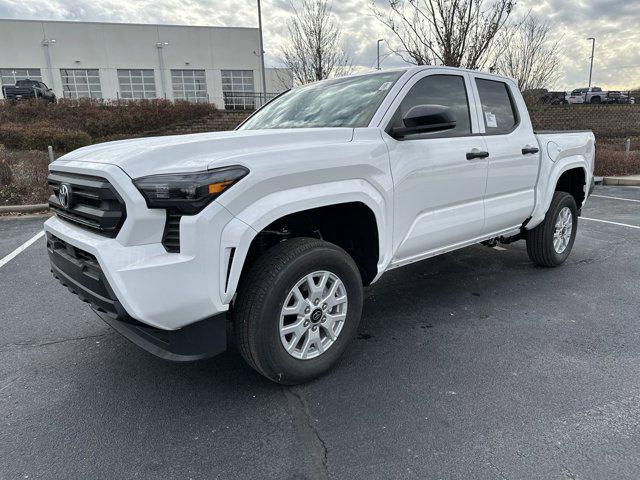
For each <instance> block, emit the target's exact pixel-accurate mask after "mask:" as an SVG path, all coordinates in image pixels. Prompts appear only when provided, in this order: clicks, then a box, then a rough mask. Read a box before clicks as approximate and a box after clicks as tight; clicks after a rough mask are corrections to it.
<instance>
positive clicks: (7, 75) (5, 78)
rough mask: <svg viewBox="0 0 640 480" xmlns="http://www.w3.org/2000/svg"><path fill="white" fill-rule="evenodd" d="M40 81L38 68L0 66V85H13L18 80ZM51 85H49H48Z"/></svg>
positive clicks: (40, 76) (40, 74) (40, 75)
mask: <svg viewBox="0 0 640 480" xmlns="http://www.w3.org/2000/svg"><path fill="white" fill-rule="evenodd" d="M27 79H29V80H37V81H38V82H41V81H42V73H40V69H39V68H0V85H15V84H16V82H17V81H18V80H27ZM49 86H51V85H49Z"/></svg>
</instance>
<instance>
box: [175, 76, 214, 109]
mask: <svg viewBox="0 0 640 480" xmlns="http://www.w3.org/2000/svg"><path fill="white" fill-rule="evenodd" d="M171 83H172V85H173V98H174V99H176V100H186V101H188V102H198V103H201V102H207V101H208V98H207V81H206V79H205V77H204V70H171Z"/></svg>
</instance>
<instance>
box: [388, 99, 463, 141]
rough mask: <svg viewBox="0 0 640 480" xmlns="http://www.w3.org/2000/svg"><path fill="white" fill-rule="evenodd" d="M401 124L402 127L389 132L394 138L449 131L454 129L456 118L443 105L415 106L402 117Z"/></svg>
mask: <svg viewBox="0 0 640 480" xmlns="http://www.w3.org/2000/svg"><path fill="white" fill-rule="evenodd" d="M402 123H403V124H404V127H396V128H394V129H393V130H392V131H391V135H392V136H394V137H395V138H402V137H406V136H407V135H415V134H417V133H428V132H440V131H444V130H451V129H452V128H456V116H455V115H454V113H453V112H452V111H451V109H450V108H449V107H445V106H443V105H416V106H415V107H412V108H410V109H409V111H408V112H407V113H406V114H405V115H404V117H403V119H402Z"/></svg>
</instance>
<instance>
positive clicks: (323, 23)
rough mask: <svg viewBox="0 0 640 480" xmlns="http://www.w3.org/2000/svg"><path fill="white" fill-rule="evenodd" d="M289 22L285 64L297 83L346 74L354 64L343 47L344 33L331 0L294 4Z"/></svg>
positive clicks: (283, 60) (284, 51)
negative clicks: (333, 11)
mask: <svg viewBox="0 0 640 480" xmlns="http://www.w3.org/2000/svg"><path fill="white" fill-rule="evenodd" d="M292 8H293V11H294V17H293V18H292V19H291V20H290V21H289V22H288V25H287V27H288V29H289V38H290V40H289V43H288V44H286V45H285V46H283V47H282V49H281V53H282V63H284V65H285V66H286V68H288V69H289V70H291V73H292V74H293V78H294V80H295V81H296V83H300V84H304V83H309V82H314V81H316V80H324V79H325V78H329V77H336V76H340V75H346V74H348V73H350V72H351V70H352V69H353V63H352V60H351V58H350V57H349V55H348V54H347V53H346V51H345V49H344V45H343V42H342V32H341V30H340V27H339V26H338V23H337V22H336V20H335V19H334V17H333V16H332V14H331V7H330V6H329V4H328V0H302V3H301V5H300V7H299V8H296V6H295V5H293V4H292Z"/></svg>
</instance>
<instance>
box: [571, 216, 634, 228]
mask: <svg viewBox="0 0 640 480" xmlns="http://www.w3.org/2000/svg"><path fill="white" fill-rule="evenodd" d="M580 220H591V221H592V222H601V223H609V224H611V225H619V226H621V227H629V228H637V229H640V226H638V225H629V224H628V223H619V222H610V221H609V220H599V219H597V218H589V217H580Z"/></svg>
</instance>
